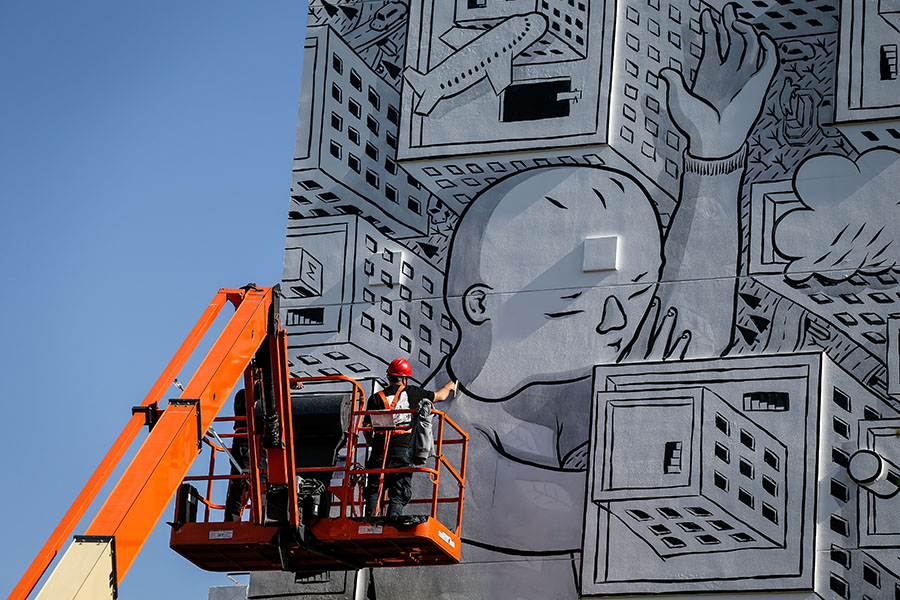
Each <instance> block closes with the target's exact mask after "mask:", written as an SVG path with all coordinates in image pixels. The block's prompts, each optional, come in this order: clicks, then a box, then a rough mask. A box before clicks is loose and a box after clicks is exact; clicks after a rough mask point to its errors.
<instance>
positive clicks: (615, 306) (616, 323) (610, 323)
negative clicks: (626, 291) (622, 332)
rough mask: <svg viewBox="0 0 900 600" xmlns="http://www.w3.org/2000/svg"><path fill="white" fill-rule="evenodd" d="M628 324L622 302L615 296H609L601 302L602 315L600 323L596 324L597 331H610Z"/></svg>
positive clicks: (601, 333)
mask: <svg viewBox="0 0 900 600" xmlns="http://www.w3.org/2000/svg"><path fill="white" fill-rule="evenodd" d="M627 324H628V317H627V315H625V309H624V308H623V307H622V303H621V302H619V299H618V298H616V297H615V296H609V297H608V298H607V299H606V302H604V303H603V316H602V317H601V319H600V324H599V325H597V333H599V334H600V335H603V334H605V333H609V332H610V331H616V330H618V329H624V328H625V325H627Z"/></svg>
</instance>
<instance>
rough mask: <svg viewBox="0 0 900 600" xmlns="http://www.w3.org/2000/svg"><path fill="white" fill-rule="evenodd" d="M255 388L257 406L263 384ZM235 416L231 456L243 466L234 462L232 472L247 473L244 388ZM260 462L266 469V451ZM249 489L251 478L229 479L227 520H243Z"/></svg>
mask: <svg viewBox="0 0 900 600" xmlns="http://www.w3.org/2000/svg"><path fill="white" fill-rule="evenodd" d="M302 388H303V383H301V382H299V381H293V382H291V389H292V390H299V389H302ZM254 389H255V394H254V397H253V406H254V407H255V406H256V402H257V400H259V398H260V395H261V394H262V386H260V385H258V384H257V385H256V386H255V387H254ZM251 410H252V409H251ZM234 416H235V417H237V418H236V419H235V421H234V433H235V436H234V439H233V440H232V442H231V456H232V457H234V460H235V462H236V463H237V464H238V465H240V467H241V468H240V469H238V468H237V466H236V465H235V464H234V463H232V464H231V474H232V475H240V474H242V473H246V472H247V469H248V468H249V467H250V438H249V436H248V435H247V398H246V393H245V392H244V388H241V389H239V390H238V391H237V392H236V393H235V395H234ZM259 463H260V466H261V467H262V468H263V470H265V466H266V453H265V452H261V453H260V456H259ZM264 478H265V474H263V483H265V479H264ZM249 490H250V480H249V479H246V478H243V479H231V480H229V481H228V493H227V495H226V496H225V520H226V521H240V520H241V513H242V512H243V509H244V504H245V503H246V502H247V500H246V496H247V492H248V491H249Z"/></svg>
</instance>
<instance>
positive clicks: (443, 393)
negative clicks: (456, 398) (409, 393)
mask: <svg viewBox="0 0 900 600" xmlns="http://www.w3.org/2000/svg"><path fill="white" fill-rule="evenodd" d="M455 389H456V384H455V383H454V382H452V381H448V382H447V385H445V386H444V387H442V388H441V389H439V390H438V391H436V392H435V393H434V401H435V402H443V401H444V400H446V399H447V398H449V397H450V392H452V391H454V390H455Z"/></svg>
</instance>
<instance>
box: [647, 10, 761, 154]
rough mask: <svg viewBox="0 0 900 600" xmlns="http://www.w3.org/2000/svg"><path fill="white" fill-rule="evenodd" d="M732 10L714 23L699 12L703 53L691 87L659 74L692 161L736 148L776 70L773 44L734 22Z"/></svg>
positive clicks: (672, 74) (668, 72)
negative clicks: (688, 142)
mask: <svg viewBox="0 0 900 600" xmlns="http://www.w3.org/2000/svg"><path fill="white" fill-rule="evenodd" d="M735 6H736V5H735V4H733V3H732V4H729V5H728V6H726V7H725V8H724V10H723V11H722V16H721V18H720V19H718V20H717V19H715V18H714V17H713V13H712V11H710V10H708V9H707V10H705V11H704V12H703V15H702V17H701V25H702V29H703V52H702V54H701V56H700V64H699V65H698V67H697V75H696V77H695V78H694V81H693V83H692V84H690V85H689V84H688V83H687V82H685V80H684V77H683V76H682V74H681V73H679V72H677V71H675V70H674V69H670V68H666V69H663V70H662V71H660V73H659V75H660V78H661V79H662V80H663V81H665V82H666V89H667V96H668V104H669V114H670V115H671V116H672V120H673V121H674V122H675V126H676V127H678V129H679V130H681V131H682V133H684V134H685V135H686V136H687V137H688V138H689V139H690V144H689V151H690V153H691V155H693V156H695V157H697V158H723V157H726V156H730V155H731V154H734V153H735V152H737V151H738V150H739V149H740V148H741V145H742V144H743V143H744V141H745V140H746V139H747V135H749V133H750V129H751V128H752V127H753V124H754V123H755V122H756V120H757V118H759V114H760V112H761V110H762V104H763V100H764V99H765V96H766V91H767V90H768V88H769V85H770V84H771V82H772V78H773V77H774V75H775V70H776V69H777V67H778V52H777V50H776V47H775V43H774V42H773V41H772V39H771V38H770V37H769V36H767V35H765V34H760V33H757V31H756V30H755V29H754V28H753V26H752V25H750V24H749V23H747V22H746V21H741V20H740V19H738V16H737V10H736V8H735Z"/></svg>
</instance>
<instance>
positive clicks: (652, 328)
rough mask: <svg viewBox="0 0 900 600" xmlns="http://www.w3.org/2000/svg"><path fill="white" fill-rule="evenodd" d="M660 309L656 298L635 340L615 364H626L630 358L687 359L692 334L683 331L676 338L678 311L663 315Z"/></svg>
mask: <svg viewBox="0 0 900 600" xmlns="http://www.w3.org/2000/svg"><path fill="white" fill-rule="evenodd" d="M661 305H662V303H661V302H660V300H659V298H658V297H656V296H654V297H653V300H652V301H651V302H650V307H649V308H648V309H647V314H646V315H644V319H643V321H641V324H640V326H639V329H638V331H637V333H636V334H635V337H634V340H633V341H632V342H631V343H630V344H628V346H626V347H625V348H624V349H623V350H622V352H621V353H620V354H619V357H618V358H617V359H616V362H623V361H625V360H626V359H627V358H628V357H629V356H630V357H632V359H634V360H651V361H659V360H669V359H673V360H681V359H682V358H684V356H685V354H686V353H687V349H688V345H689V344H690V343H691V332H690V331H688V330H684V331H682V332H681V333H680V334H677V328H678V309H676V308H675V307H669V308H668V309H667V310H666V311H665V312H661V311H660V307H661ZM676 334H677V335H676Z"/></svg>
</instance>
